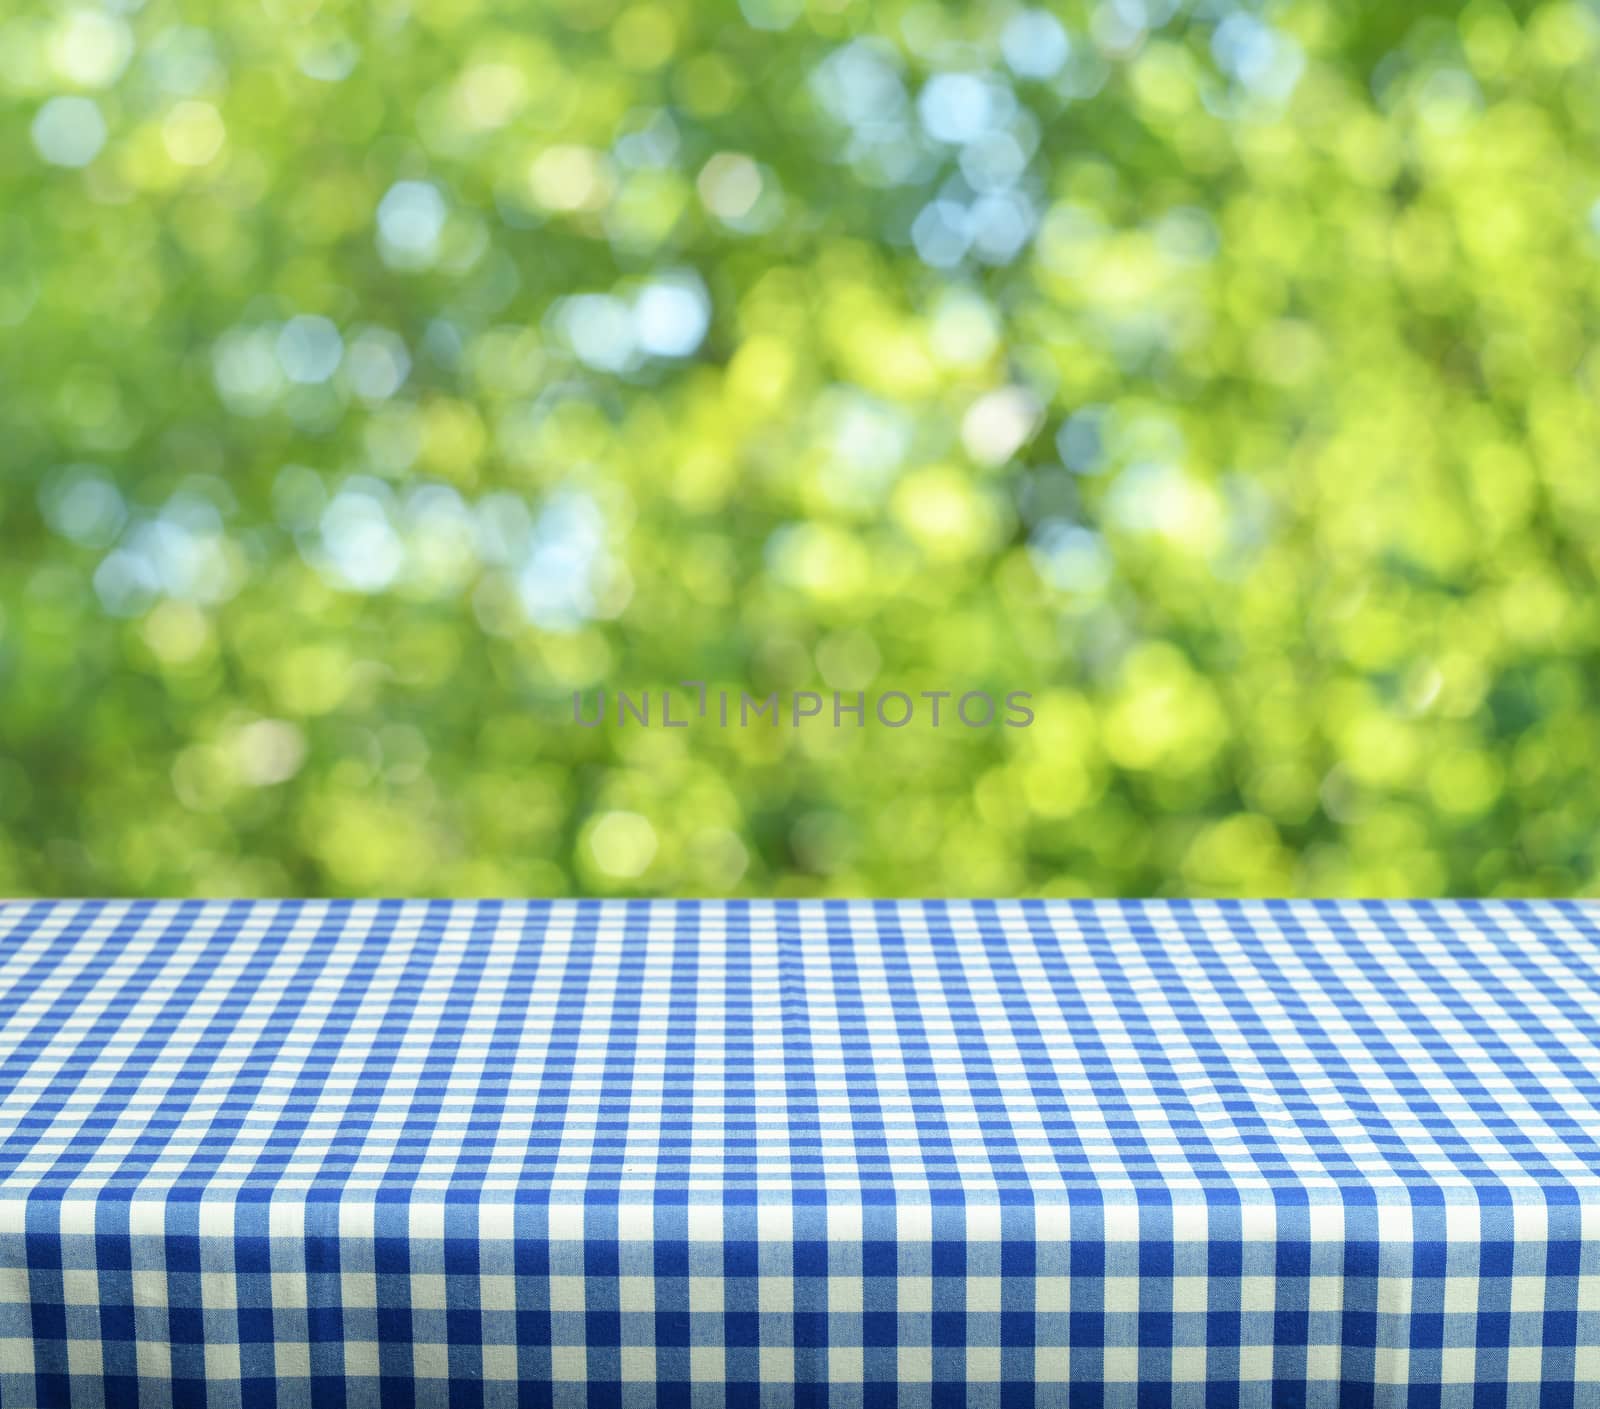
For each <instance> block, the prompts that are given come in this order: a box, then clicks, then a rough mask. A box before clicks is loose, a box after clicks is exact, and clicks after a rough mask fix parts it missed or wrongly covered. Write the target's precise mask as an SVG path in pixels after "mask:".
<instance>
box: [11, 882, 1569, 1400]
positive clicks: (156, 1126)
mask: <svg viewBox="0 0 1600 1409" xmlns="http://www.w3.org/2000/svg"><path fill="white" fill-rule="evenodd" d="M1597 1013H1600V923H1597V915H1596V911H1595V909H1593V908H1590V907H1587V906H1585V905H1583V904H1579V903H1567V902H1506V903H1464V902H1463V903H1443V902H1441V903H1381V904H1380V903H1282V902H1247V903H1230V902H1217V903H1143V902H1141V903H1127V904H1118V903H1088V902H1083V903H1079V902H1071V903H1065V902H1063V903H1056V902H1035V901H1025V902H977V901H974V902H967V901H961V902H954V901H952V902H937V901H934V902H893V903H889V902H770V903H769V902H754V901H752V902H729V903H713V902H668V901H661V902H572V901H551V902H532V903H500V902H486V901H485V902H470V903H420V902H419V903H399V902H370V903H368V902H356V903H321V902H316V903H313V902H305V903H246V902H181V903H180V902H157V903H130V902H74V903H54V902H32V903H29V902H11V903H6V904H3V905H0V1404H4V1405H5V1406H8V1409H13V1407H15V1409H25V1407H26V1406H33V1405H67V1404H70V1405H72V1406H75V1407H76V1406H81V1405H97V1404H101V1403H105V1404H116V1405H122V1404H130V1405H131V1404H139V1405H163V1406H164V1405H169V1404H170V1405H177V1406H181V1405H200V1404H204V1405H226V1406H241V1407H242V1406H253V1405H269V1404H271V1405H279V1406H302V1405H317V1406H318V1409H321V1407H322V1406H324V1405H329V1406H332V1405H349V1406H355V1405H382V1406H385V1409H387V1406H391V1405H418V1406H430V1405H441V1406H443V1405H451V1406H457V1405H462V1406H476V1405H484V1406H502V1405H504V1406H510V1405H519V1406H520V1405H565V1404H573V1405H578V1404H584V1405H635V1404H640V1405H643V1404H650V1405H657V1404H661V1405H691V1406H701V1405H718V1406H721V1405H733V1404H738V1405H743V1404H750V1405H757V1404H759V1405H763V1406H765V1405H780V1404H781V1405H789V1404H817V1405H821V1404H827V1405H831V1406H863V1409H864V1407H865V1406H869V1405H879V1404H896V1405H922V1406H928V1407H929V1409H933V1406H942V1405H953V1404H962V1405H996V1406H1001V1405H1003V1406H1011V1405H1024V1404H1051V1405H1063V1406H1066V1405H1072V1406H1076V1405H1080V1404H1084V1405H1087V1404H1117V1405H1140V1406H1142V1405H1168V1404H1170V1405H1197V1406H1199V1405H1204V1406H1214V1405H1241V1406H1242V1405H1250V1406H1255V1405H1260V1406H1267V1405H1287V1404H1306V1405H1332V1404H1339V1405H1360V1404H1370V1405H1406V1406H1415V1405H1422V1404H1429V1405H1468V1404H1472V1405H1485V1404H1495V1405H1512V1406H1520V1405H1534V1404H1538V1405H1574V1406H1582V1405H1584V1404H1589V1405H1593V1404H1595V1403H1597V1402H1600V1388H1597V1386H1600V1144H1597V1141H1596V1132H1597V1131H1600V1022H1597V1016H1596V1015H1597Z"/></svg>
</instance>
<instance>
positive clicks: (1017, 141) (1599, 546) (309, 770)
mask: <svg viewBox="0 0 1600 1409" xmlns="http://www.w3.org/2000/svg"><path fill="white" fill-rule="evenodd" d="M1597 60H1600V8H1596V6H1594V5H1592V4H1587V3H1573V0H1546V3H1542V4H1538V5H1531V6H1516V7H1509V6H1506V5H1503V4H1499V3H1493V2H1492V0H1489V2H1488V3H1486V0H1473V3H1471V4H1468V5H1465V6H1461V5H1457V4H1448V5H1447V4H1443V3H1431V4H1416V3H1407V4H1398V5H1397V4H1391V3H1378V0H1366V2H1365V3H1350V4H1344V3H1341V4H1334V3H1313V2H1312V0H1287V3H1278V2H1277V0H1269V3H1242V4H1232V3H1222V0H1199V2H1198V3H1179V0H1099V3H1096V4H1092V5H1088V4H1080V3H1063V4H1059V5H1052V6H1050V7H1049V8H1034V9H1030V8H1026V7H1025V6H1022V5H1020V4H1015V3H999V2H998V0H979V3H970V4H969V3H961V4H956V3H948V4H940V3H934V0H915V3H900V0H885V2H884V3H879V4H872V5H868V4H866V3H864V0H744V3H743V4H742V5H736V4H732V3H727V2H726V0H632V2H630V0H544V2H543V3H540V4H536V5H526V4H512V3H509V0H410V3H407V0H359V3H357V0H321V3H317V0H261V3H247V2H246V0H226V3H224V0H143V3H140V0H119V2H118V3H110V4H106V5H103V6H95V5H89V4H83V5H63V4H55V3H43V0H21V4H20V5H18V4H17V3H15V2H14V3H13V4H11V5H8V6H7V7H6V14H5V16H4V17H3V18H0V134H3V138H4V140H3V141H0V447H3V449H0V454H3V456H4V472H3V474H0V891H4V892H10V893H17V894H28V893H72V894H105V893H131V894H229V893H237V894H244V895H274V894H291V893H302V894H312V895H323V894H328V895H339V894H362V893H390V894H402V895H404V894H418V893H432V894H441V895H458V894H495V893H505V894H535V895H537V894H552V893H583V894H619V893H628V894H671V893H679V894H705V895H719V894H777V895H798V894H817V895H828V894H878V895H886V896H892V895H929V894H951V895H962V894H1048V895H1078V894H1137V893H1149V894H1196V895H1211V894H1260V893H1276V894H1326V895H1349V894H1367V895H1373V894H1398V893H1406V894H1418V895H1431V894H1441V893H1456V894H1466V895H1480V894H1481V895H1488V894H1525V893H1576V892H1585V893H1594V892H1595V890H1596V888H1597V884H1600V788H1597V787H1596V785H1595V781H1594V780H1595V778H1596V776H1597V773H1600V731H1597V728H1596V720H1597V718H1600V594H1597V591H1596V587H1597V583H1596V577H1597V573H1600V462H1597V453H1596V447H1597V446H1600V402H1597V397H1600V355H1597V353H1596V338H1595V334H1596V330H1597V326H1600V318H1597V314H1600V84H1597V83H1596V82H1595V73H1596V63H1597ZM683 680H702V681H706V682H709V684H710V685H711V687H712V688H719V689H728V690H748V691H750V692H751V693H752V694H761V695H765V694H766V693H768V692H771V691H781V692H788V693H792V692H795V691H802V690H817V691H825V692H827V693H828V694H829V697H830V699H831V695H832V692H834V691H842V692H845V693H847V694H849V695H851V696H852V697H853V694H854V692H855V691H858V690H863V691H866V692H868V694H869V696H871V695H874V694H879V693H882V692H883V691H886V690H900V691H906V692H910V693H913V694H915V693H916V692H920V691H924V690H951V691H954V692H955V693H957V694H959V693H961V692H963V691H969V690H982V691H986V692H989V693H990V694H992V695H994V696H995V697H997V698H998V697H1000V696H1003V695H1004V694H1006V693H1007V692H1009V691H1013V690H1027V691H1031V692H1032V697H1033V698H1032V703H1033V708H1034V710H1035V715H1036V717H1035V721H1034V723H1033V725H1032V726H1031V727H1029V728H1027V729H1010V728H1004V727H995V728H980V729H969V728H965V727H961V726H960V725H959V724H957V725H954V726H948V727H941V728H940V729H938V730H934V729H933V728H932V727H930V726H926V725H924V724H923V723H922V722H921V721H917V722H914V723H913V724H912V725H910V726H908V727H906V728H902V729H885V728H883V727H879V726H878V725H876V724H874V723H872V722H871V721H870V719H869V722H868V723H867V724H866V725H865V726H864V727H859V728H856V727H844V728H839V729H835V728H832V727H827V725H826V724H823V725H819V726H815V727H813V726H810V725H806V726H801V727H781V728H756V727H752V728H747V729H722V728H715V727H710V726H709V725H708V724H706V723H704V722H696V723H694V724H692V725H691V727H689V728H686V729H681V730H676V729H661V728H630V727H622V726H617V725H615V723H614V722H613V723H612V724H610V725H607V726H605V727H602V728H597V729H581V728H577V727H576V726H575V725H574V724H573V722H572V696H573V693H574V692H575V691H580V692H586V694H587V698H589V699H591V700H592V699H593V697H594V692H595V691H596V690H599V689H602V688H603V689H606V690H611V691H614V690H616V689H619V688H620V689H624V690H650V691H652V692H659V691H661V690H662V689H668V688H677V682H680V681H683ZM684 698H685V699H688V698H689V696H687V695H686V696H684Z"/></svg>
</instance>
